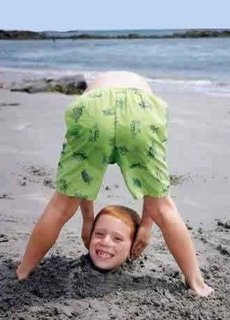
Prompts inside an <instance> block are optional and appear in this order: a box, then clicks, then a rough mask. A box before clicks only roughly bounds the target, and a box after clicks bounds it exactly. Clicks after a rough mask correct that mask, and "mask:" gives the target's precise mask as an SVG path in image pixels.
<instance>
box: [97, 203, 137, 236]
mask: <svg viewBox="0 0 230 320" xmlns="http://www.w3.org/2000/svg"><path fill="white" fill-rule="evenodd" d="M102 215H110V216H112V217H115V218H117V219H119V220H121V221H123V222H124V223H125V224H126V225H127V226H129V227H130V230H131V237H132V241H134V239H135V237H136V234H137V230H138V227H139V226H140V223H141V218H140V216H139V215H138V213H137V212H136V211H134V210H133V209H130V208H128V207H125V206H120V205H111V206H107V207H104V208H103V209H101V210H100V211H99V212H98V214H97V216H96V218H95V220H94V223H93V228H92V233H93V230H94V228H95V225H96V223H97V221H98V219H99V218H100V216H102Z"/></svg>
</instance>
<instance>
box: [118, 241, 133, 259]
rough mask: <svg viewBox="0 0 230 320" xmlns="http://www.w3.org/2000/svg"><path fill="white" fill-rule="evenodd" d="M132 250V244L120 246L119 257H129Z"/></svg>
mask: <svg viewBox="0 0 230 320" xmlns="http://www.w3.org/2000/svg"><path fill="white" fill-rule="evenodd" d="M130 249H131V243H130V244H125V245H123V246H120V247H119V248H117V252H118V254H119V255H121V256H123V257H128V256H129V254H130Z"/></svg>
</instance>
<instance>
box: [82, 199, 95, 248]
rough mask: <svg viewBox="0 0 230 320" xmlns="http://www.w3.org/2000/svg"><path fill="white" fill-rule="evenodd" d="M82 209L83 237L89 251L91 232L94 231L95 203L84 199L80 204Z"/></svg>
mask: <svg viewBox="0 0 230 320" xmlns="http://www.w3.org/2000/svg"><path fill="white" fill-rule="evenodd" d="M80 208H81V212H82V218H83V225H82V231H81V237H82V240H83V242H84V245H85V247H86V248H87V249H89V244H90V238H91V231H92V226H93V221H94V206H93V201H91V200H86V199H82V200H81V202H80Z"/></svg>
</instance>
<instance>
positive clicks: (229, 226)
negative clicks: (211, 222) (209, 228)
mask: <svg viewBox="0 0 230 320" xmlns="http://www.w3.org/2000/svg"><path fill="white" fill-rule="evenodd" d="M217 225H218V226H220V227H223V228H224V229H230V220H228V221H221V220H219V221H218V222H217Z"/></svg>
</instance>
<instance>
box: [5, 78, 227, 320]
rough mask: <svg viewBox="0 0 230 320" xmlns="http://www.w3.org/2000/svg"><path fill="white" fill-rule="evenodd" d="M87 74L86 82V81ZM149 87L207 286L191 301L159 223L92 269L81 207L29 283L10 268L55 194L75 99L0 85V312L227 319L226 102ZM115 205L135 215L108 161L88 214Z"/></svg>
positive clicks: (11, 315)
mask: <svg viewBox="0 0 230 320" xmlns="http://www.w3.org/2000/svg"><path fill="white" fill-rule="evenodd" d="M86 80H87V81H88V80H89V81H90V78H89V79H87V76H86ZM151 85H152V89H153V91H154V93H155V94H157V95H160V96H161V97H162V98H163V99H165V100H166V101H167V103H168V106H169V124H168V126H169V143H168V160H169V167H170V174H171V177H172V182H173V183H172V187H171V194H172V197H173V199H174V200H175V202H176V204H177V206H178V208H179V211H180V213H181V215H182V217H183V218H184V220H185V222H186V224H187V227H188V229H189V230H190V232H191V235H192V237H193V240H194V243H195V247H196V252H197V255H198V259H199V261H200V265H201V270H202V272H203V275H204V278H205V280H206V282H207V283H208V284H209V285H211V286H213V288H214V289H215V293H214V294H212V295H211V296H210V297H208V298H199V297H197V296H195V295H194V294H193V292H192V291H191V290H188V289H187V288H186V287H185V285H184V284H183V282H182V280H181V275H180V273H179V270H178V267H177V265H176V263H175V262H174V260H173V258H172V256H171V255H170V254H169V252H168V250H167V248H166V245H165V243H164V241H163V238H162V235H161V234H160V232H159V230H158V229H157V228H156V227H155V226H154V228H153V232H152V239H151V243H150V245H149V246H148V248H147V249H146V250H145V252H144V253H143V254H142V256H141V257H140V258H139V259H138V260H136V261H134V262H131V261H129V262H127V263H126V264H125V265H124V266H123V267H122V268H120V269H119V270H117V271H113V272H110V273H100V272H99V271H98V270H95V269H94V268H93V267H92V266H91V264H90V262H89V260H88V258H87V251H86V249H85V248H84V246H83V243H82V241H81V237H80V232H81V222H82V220H81V214H80V212H79V211H78V212H77V213H76V215H75V216H74V217H73V218H72V219H71V220H70V221H69V222H68V223H67V224H66V225H65V227H64V229H63V231H62V233H61V235H60V237H59V239H58V241H57V243H56V244H55V246H54V248H53V249H52V250H51V251H50V252H49V254H48V255H47V256H46V258H45V259H44V260H43V262H42V263H41V264H40V265H39V266H38V268H37V269H36V270H35V272H34V273H33V274H32V275H31V276H30V277H29V279H28V280H26V281H23V282H18V281H17V280H16V277H15V269H16V266H17V264H18V262H19V261H20V259H21V257H22V254H23V252H24V249H25V245H26V243H27V240H28V237H29V234H30V232H31V230H32V228H33V226H34V224H35V223H36V221H37V219H38V217H39V216H40V214H41V213H42V211H43V209H44V207H45V205H46V203H47V201H48V200H49V198H50V196H51V195H52V194H53V192H54V183H55V172H56V166H57V162H58V158H59V153H60V151H61V146H62V142H63V139H64V132H65V126H64V112H65V108H66V107H67V105H68V104H69V103H71V102H72V101H73V100H74V99H77V96H73V95H71V96H67V95H63V94H60V93H36V94H28V93H25V92H11V91H10V90H9V88H7V86H2V88H1V89H0V158H1V162H0V181H1V183H0V204H1V206H0V278H1V281H0V319H15V320H16V319H18V320H19V319H21V320H22V319H25V320H31V319H50V320H56V319H62V320H63V319H64V320H65V319H84V320H87V319H92V318H93V319H111V320H112V319H113V320H115V319H130V320H131V319H138V320H142V319H151V320H152V319H167V320H168V319H202V320H203V319H207V320H208V319H220V320H222V319H226V320H227V319H229V318H230V310H229V305H230V295H229V292H230V249H229V248H230V222H229V220H230V218H229V212H230V200H229V188H230V167H229V159H230V149H229V141H230V125H229V121H230V99H229V95H223V94H221V93H212V94H211V93H210V94H205V93H203V92H193V93H192V92H185V91H183V90H181V91H173V90H168V91H167V90H164V89H162V88H159V87H154V85H153V84H151ZM108 204H123V205H126V206H129V207H131V208H133V209H135V210H137V211H138V212H139V213H140V214H141V207H142V201H141V200H138V201H136V200H133V199H132V197H131V195H130V194H129V193H128V190H127V188H126V186H125V184H124V181H123V178H122V175H121V173H120V171H119V168H118V167H116V166H109V167H108V169H107V172H106V175H105V177H104V181H103V184H102V186H101V189H100V192H99V195H98V200H97V201H96V203H95V211H96V212H97V211H98V210H99V209H100V208H102V207H104V206H105V205H108Z"/></svg>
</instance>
